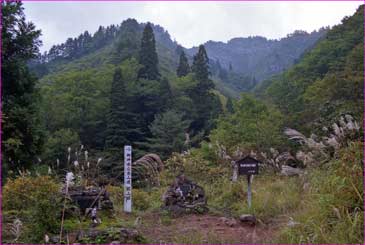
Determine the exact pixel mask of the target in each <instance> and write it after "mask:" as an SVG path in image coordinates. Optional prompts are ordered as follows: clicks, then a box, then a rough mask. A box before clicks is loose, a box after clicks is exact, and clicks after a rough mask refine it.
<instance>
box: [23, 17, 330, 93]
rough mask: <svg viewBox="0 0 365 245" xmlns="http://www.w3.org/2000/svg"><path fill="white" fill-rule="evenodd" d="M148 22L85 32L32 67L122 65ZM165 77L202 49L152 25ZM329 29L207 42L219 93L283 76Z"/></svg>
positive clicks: (43, 70)
mask: <svg viewBox="0 0 365 245" xmlns="http://www.w3.org/2000/svg"><path fill="white" fill-rule="evenodd" d="M144 26H145V23H138V22H137V21H136V20H135V19H127V20H125V21H123V22H122V23H121V24H120V25H110V26H108V27H102V26H100V27H99V29H98V30H97V31H96V32H95V33H94V34H90V33H89V32H87V31H85V32H84V33H82V34H80V35H79V36H78V37H76V38H68V39H66V42H65V43H62V44H59V45H54V46H53V47H52V48H51V49H50V50H49V51H48V52H45V53H44V54H42V55H41V56H40V57H39V58H38V60H36V61H33V62H31V65H30V66H31V68H32V69H33V71H35V72H36V74H37V75H38V76H39V77H43V76H45V75H47V74H51V73H54V72H61V71H66V70H69V69H74V68H77V67H78V68H79V69H82V68H87V67H98V66H101V65H104V64H120V63H121V62H122V61H123V60H125V59H128V58H131V57H135V58H137V57H138V50H139V47H140V39H141V35H142V31H143V28H144ZM152 28H153V31H154V35H155V39H156V49H157V52H158V56H159V66H160V70H161V72H162V74H163V75H165V76H172V75H174V74H175V71H176V68H177V65H178V60H179V56H180V53H181V51H182V50H183V51H185V52H186V54H187V57H188V59H189V62H190V63H191V62H192V57H193V55H194V54H195V53H196V52H197V48H196V47H193V48H190V49H187V48H184V47H183V46H181V45H179V44H178V43H177V42H176V41H173V40H172V39H171V36H170V34H169V33H168V32H167V31H166V30H165V29H164V28H163V27H161V26H159V25H154V24H152ZM326 32H327V29H325V28H322V29H320V30H319V31H314V32H312V33H307V32H304V31H295V32H294V33H293V34H289V35H288V36H287V37H285V38H282V39H280V40H269V39H266V38H264V37H259V36H256V37H247V38H242V37H239V38H233V39H231V40H230V41H228V42H227V43H223V42H215V41H208V42H207V43H205V44H204V46H205V47H206V50H207V53H208V57H209V60H210V66H211V73H212V77H213V79H214V80H215V83H216V85H217V88H218V89H219V90H220V91H222V92H223V93H224V94H225V95H228V96H238V94H239V93H240V92H242V91H248V90H250V89H252V88H253V87H254V86H255V85H256V84H257V83H258V82H260V81H262V80H264V79H266V78H268V77H271V76H273V75H276V74H278V73H281V72H283V71H285V70H286V69H288V68H289V67H290V66H291V65H293V64H294V63H296V62H297V60H298V59H299V58H300V57H301V56H302V55H303V53H305V51H306V50H309V49H311V48H312V47H313V46H314V45H315V43H316V42H317V41H318V40H319V39H320V38H322V37H323V36H324V35H325V33H326Z"/></svg>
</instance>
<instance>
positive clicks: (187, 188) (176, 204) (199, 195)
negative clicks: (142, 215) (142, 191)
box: [162, 174, 208, 215]
mask: <svg viewBox="0 0 365 245" xmlns="http://www.w3.org/2000/svg"><path fill="white" fill-rule="evenodd" d="M162 201H163V203H164V209H167V210H168V211H171V212H172V213H174V214H177V215H179V214H183V213H205V212H207V211H208V207H207V199H206V196H205V192H204V189H203V188H202V187H201V186H199V185H197V184H196V183H194V182H193V181H191V180H189V179H187V178H186V177H185V175H184V174H181V175H179V176H178V177H176V179H175V181H174V183H172V184H171V186H170V187H169V188H168V189H167V190H166V192H165V193H164V194H163V196H162Z"/></svg>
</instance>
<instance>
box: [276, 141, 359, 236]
mask: <svg viewBox="0 0 365 245" xmlns="http://www.w3.org/2000/svg"><path fill="white" fill-rule="evenodd" d="M362 160H363V143H362V142H354V143H352V144H350V146H349V147H347V148H344V149H342V150H341V153H340V155H339V158H338V159H333V160H332V161H331V162H328V163H327V164H325V165H324V166H323V167H322V168H320V169H315V170H312V171H311V172H310V175H309V177H308V178H309V183H310V189H309V190H308V191H307V192H306V193H304V196H303V201H304V203H303V208H302V209H301V210H300V212H298V213H297V214H296V215H295V216H294V220H295V221H297V222H299V224H298V225H296V226H294V227H292V228H287V229H286V230H284V232H283V233H282V235H281V237H280V239H279V242H280V243H362V242H363V240H364V229H363V227H364V216H363V215H364V206H363V204H364V199H363V197H364V189H363V171H364V165H363V161H362Z"/></svg>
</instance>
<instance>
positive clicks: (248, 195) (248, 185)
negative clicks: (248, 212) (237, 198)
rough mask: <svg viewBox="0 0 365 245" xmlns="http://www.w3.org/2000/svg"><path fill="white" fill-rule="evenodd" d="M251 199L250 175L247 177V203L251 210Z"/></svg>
mask: <svg viewBox="0 0 365 245" xmlns="http://www.w3.org/2000/svg"><path fill="white" fill-rule="evenodd" d="M251 198H252V193H251V175H250V174H249V175H247V202H248V207H249V208H251Z"/></svg>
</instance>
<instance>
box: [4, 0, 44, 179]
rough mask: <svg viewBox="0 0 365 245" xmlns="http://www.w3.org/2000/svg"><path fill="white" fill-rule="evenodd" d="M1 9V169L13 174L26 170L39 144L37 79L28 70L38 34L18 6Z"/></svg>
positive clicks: (13, 5) (35, 51) (20, 6)
mask: <svg viewBox="0 0 365 245" xmlns="http://www.w3.org/2000/svg"><path fill="white" fill-rule="evenodd" d="M1 7H2V16H1V17H2V28H1V36H2V48H1V49H2V50H1V51H2V52H1V60H2V64H1V65H2V69H1V81H2V94H1V101H2V122H1V123H2V132H1V133H2V142H1V143H2V145H1V148H2V163H3V164H2V167H3V168H7V167H8V168H9V169H13V170H15V169H16V168H18V167H26V166H25V165H26V164H27V165H28V166H29V164H31V162H32V159H34V158H35V155H36V154H38V153H39V149H40V146H41V143H42V140H41V139H42V137H41V134H40V133H41V131H40V128H39V125H40V123H39V122H38V121H37V120H38V119H39V118H38V117H37V110H36V108H35V102H36V100H37V98H39V96H38V95H36V93H37V92H36V90H35V88H34V85H35V82H36V78H35V77H34V76H33V75H32V74H31V73H30V72H29V70H28V67H27V62H28V61H29V60H30V59H32V58H35V57H36V55H37V54H38V52H39V51H38V47H39V45H40V44H41V41H40V40H39V36H40V35H41V31H40V30H36V28H35V26H34V25H33V23H31V22H27V21H26V19H25V15H24V12H23V7H22V3H21V2H10V1H2V2H1ZM37 118H38V119H37ZM4 172H6V169H5V171H4ZM5 174H6V173H5Z"/></svg>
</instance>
